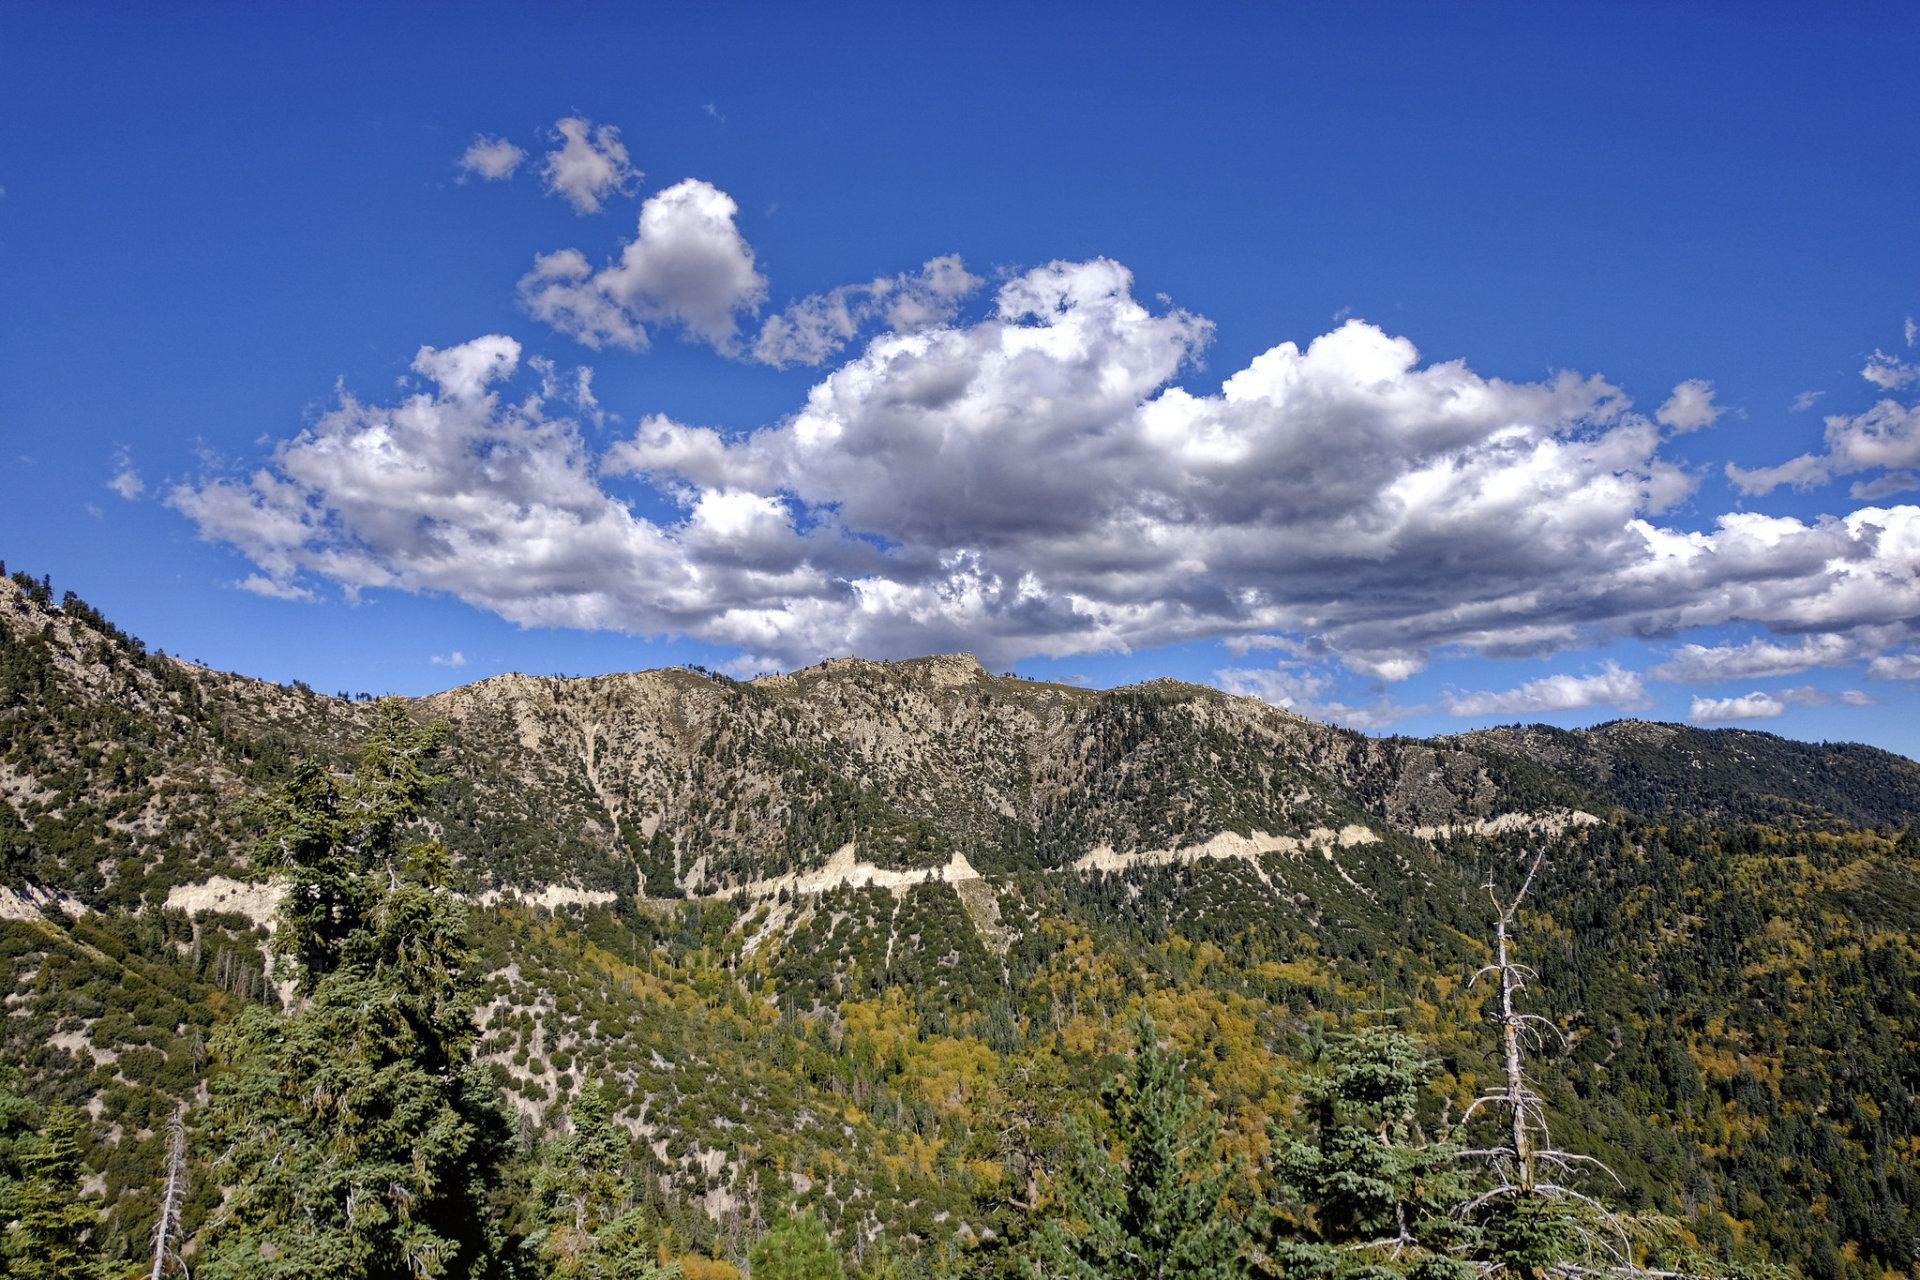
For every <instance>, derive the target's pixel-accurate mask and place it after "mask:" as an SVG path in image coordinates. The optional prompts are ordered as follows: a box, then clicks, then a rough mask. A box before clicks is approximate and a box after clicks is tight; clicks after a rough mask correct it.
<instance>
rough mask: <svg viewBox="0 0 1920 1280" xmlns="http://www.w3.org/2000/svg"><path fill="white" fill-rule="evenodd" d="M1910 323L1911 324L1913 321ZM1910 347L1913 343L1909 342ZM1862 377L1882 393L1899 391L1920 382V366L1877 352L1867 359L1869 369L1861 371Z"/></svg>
mask: <svg viewBox="0 0 1920 1280" xmlns="http://www.w3.org/2000/svg"><path fill="white" fill-rule="evenodd" d="M1908 323H1909V324H1911V323H1912V321H1908ZM1908 345H1909V346H1911V345H1912V343H1911V342H1909V343H1908ZM1860 376H1861V377H1863V378H1865V379H1866V380H1867V381H1868V382H1871V383H1872V384H1873V385H1874V386H1876V387H1879V388H1880V389H1881V390H1882V391H1897V390H1899V389H1900V388H1901V387H1909V386H1912V385H1913V384H1914V383H1916V382H1920V365H1911V364H1908V363H1907V362H1906V361H1904V360H1902V359H1900V357H1898V356H1890V355H1888V354H1887V353H1886V352H1884V351H1878V350H1876V351H1875V352H1874V353H1873V354H1872V355H1870V356H1868V357H1867V367H1866V368H1864V369H1862V370H1861V371H1860Z"/></svg>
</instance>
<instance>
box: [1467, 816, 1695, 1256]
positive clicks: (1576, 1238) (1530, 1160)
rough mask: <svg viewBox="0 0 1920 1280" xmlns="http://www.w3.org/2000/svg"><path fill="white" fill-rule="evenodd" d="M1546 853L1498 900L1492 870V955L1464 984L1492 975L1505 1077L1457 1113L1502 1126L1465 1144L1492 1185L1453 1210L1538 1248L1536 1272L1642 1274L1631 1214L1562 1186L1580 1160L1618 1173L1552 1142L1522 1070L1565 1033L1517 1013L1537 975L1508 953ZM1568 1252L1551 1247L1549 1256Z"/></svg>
mask: <svg viewBox="0 0 1920 1280" xmlns="http://www.w3.org/2000/svg"><path fill="white" fill-rule="evenodd" d="M1545 858H1546V850H1545V849H1542V850H1540V851H1539V852H1538V853H1536V854H1535V855H1534V859H1533V865H1532V866H1531V867H1529V868H1528V869H1527V875H1526V879H1525V880H1523V881H1522V882H1521V884H1520V889H1519V891H1518V892H1516V893H1515V894H1514V895H1513V897H1512V898H1511V899H1510V900H1509V901H1507V902H1504V903H1503V902H1502V901H1501V900H1500V895H1499V892H1498V890H1497V889H1496V888H1495V886H1494V882H1493V876H1492V874H1491V873H1489V874H1488V876H1487V883H1486V885H1485V888H1486V891H1487V896H1488V897H1489V898H1491V899H1492V900H1493V909H1494V912H1495V923H1494V946H1495V959H1494V962H1493V963H1492V964H1489V965H1485V966H1482V967H1481V968H1480V969H1479V970H1478V971H1476V972H1475V973H1474V975H1473V977H1472V979H1471V980H1470V981H1469V983H1468V985H1469V986H1473V985H1476V984H1478V983H1479V982H1480V980H1481V979H1482V978H1489V979H1497V980H1498V982H1499V984H1500V987H1499V1009H1498V1012H1497V1013H1495V1014H1493V1015H1492V1017H1493V1021H1494V1023H1495V1024H1496V1025H1497V1026H1499V1028H1500V1038H1501V1048H1502V1050H1503V1051H1504V1057H1505V1067H1506V1081H1505V1084H1504V1086H1503V1087H1501V1088H1497V1089H1492V1090H1489V1091H1488V1092H1486V1093H1483V1094H1481V1095H1480V1096H1479V1097H1478V1098H1476V1099H1474V1101H1473V1103H1472V1105H1471V1106H1469V1107H1468V1108H1467V1111H1466V1114H1465V1115H1463V1116H1462V1117H1461V1126H1462V1129H1463V1130H1464V1129H1465V1126H1466V1124H1467V1123H1468V1122H1469V1121H1471V1120H1472V1119H1473V1118H1474V1116H1475V1115H1476V1114H1478V1113H1480V1112H1481V1111H1489V1112H1494V1113H1501V1124H1500V1126H1499V1131H1500V1133H1501V1135H1502V1140H1501V1141H1499V1142H1496V1143H1494V1144H1492V1145H1490V1146H1486V1147H1480V1148H1468V1149H1465V1150H1463V1151H1462V1152H1461V1153H1460V1154H1461V1156H1462V1157H1463V1158H1466V1159H1477V1160H1479V1161H1481V1162H1483V1163H1484V1164H1485V1166H1486V1168H1487V1170H1488V1172H1489V1174H1490V1175H1491V1177H1492V1181H1493V1186H1492V1187H1490V1188H1489V1189H1487V1190H1486V1191H1485V1192H1483V1193H1481V1194H1480V1195H1478V1196H1475V1197H1474V1198H1473V1199H1471V1200H1469V1201H1467V1202H1466V1203H1465V1204H1463V1205H1462V1206H1461V1207H1460V1209H1459V1214H1460V1216H1461V1218H1463V1219H1465V1220H1466V1221H1468V1222H1471V1223H1474V1224H1476V1225H1480V1226H1482V1227H1484V1228H1487V1229H1490V1230H1492V1231H1493V1232H1494V1233H1495V1234H1496V1235H1504V1236H1505V1237H1508V1238H1509V1241H1508V1242H1509V1246H1510V1247H1509V1248H1507V1249H1506V1250H1505V1252H1507V1253H1509V1254H1517V1253H1532V1254H1535V1255H1536V1257H1535V1258H1533V1259H1532V1260H1531V1263H1530V1265H1529V1267H1528V1269H1529V1270H1532V1271H1533V1272H1534V1273H1535V1275H1536V1276H1539V1275H1541V1274H1545V1273H1557V1274H1560V1275H1566V1276H1592V1275H1595V1274H1598V1273H1602V1272H1606V1273H1613V1274H1617V1275H1625V1274H1631V1275H1635V1276H1648V1275H1657V1274H1664V1273H1654V1272H1647V1271H1643V1270H1641V1269H1640V1268H1638V1267H1636V1266H1635V1265H1634V1255H1633V1245H1632V1238H1631V1236H1630V1234H1629V1223H1628V1221H1627V1220H1625V1219H1622V1218H1621V1217H1620V1216H1619V1215H1617V1214H1615V1213H1613V1212H1612V1211H1611V1210H1609V1209H1608V1208H1607V1207H1606V1206H1605V1205H1603V1204H1601V1203H1600V1202H1599V1201H1598V1200H1596V1199H1594V1198H1593V1197H1591V1196H1588V1195H1585V1194H1582V1193H1581V1192H1579V1191H1576V1190H1574V1189H1573V1188H1572V1187H1570V1186H1568V1185H1567V1182H1568V1181H1571V1180H1572V1175H1573V1174H1574V1173H1575V1172H1576V1171H1577V1170H1580V1169H1583V1168H1584V1169H1590V1170H1594V1171H1597V1172H1599V1173H1603V1174H1605V1175H1606V1176H1607V1177H1609V1178H1611V1179H1613V1182H1614V1184H1615V1185H1616V1186H1617V1185H1620V1179H1619V1176H1618V1175H1616V1174H1615V1173H1614V1172H1613V1170H1612V1169H1609V1168H1608V1167H1607V1166H1606V1164H1605V1163H1604V1162H1602V1161H1600V1160H1596V1159H1594V1158H1593V1157H1592V1156H1584V1155H1579V1154H1577V1153H1575V1152H1571V1151H1567V1150H1564V1149H1562V1148H1560V1147H1557V1146H1555V1145H1554V1143H1553V1134H1552V1131H1551V1129H1550V1128H1549V1126H1548V1124H1547V1112H1546V1104H1545V1102H1544V1101H1543V1100H1542V1099H1541V1097H1540V1094H1539V1093H1538V1092H1537V1091H1536V1090H1535V1089H1534V1088H1533V1086H1532V1084H1531V1083H1529V1081H1528V1079H1527V1071H1526V1059H1525V1050H1526V1049H1528V1048H1532V1049H1534V1050H1536V1051H1537V1050H1539V1049H1540V1048H1542V1047H1544V1045H1545V1043H1546V1041H1547V1039H1548V1038H1549V1037H1551V1038H1555V1039H1557V1040H1558V1041H1559V1042H1560V1043H1561V1044H1562V1045H1563V1046H1564V1045H1565V1044H1566V1042H1567V1040H1566V1035H1565V1033H1563V1032H1562V1031H1561V1030H1560V1028H1559V1027H1558V1026H1556V1025H1555V1024H1554V1023H1553V1021H1552V1020H1551V1019H1549V1018H1544V1017H1542V1016H1541V1015H1539V1014H1537V1013H1526V1012H1523V1011H1522V1010H1521V1009H1520V1008H1519V1007H1518V1005H1517V1003H1516V997H1518V996H1519V995H1520V994H1521V993H1522V992H1524V991H1525V990H1526V989H1527V981H1528V979H1531V978H1538V976H1539V975H1538V974H1536V973H1535V972H1534V971H1533V970H1532V969H1530V968H1528V967H1527V966H1526V965H1524V964H1521V963H1520V962H1519V961H1518V960H1516V959H1515V958H1514V949H1513V930H1514V926H1515V924H1516V922H1517V921H1518V919H1519V915H1520V904H1521V903H1522V902H1524V901H1525V900H1526V896H1527V892H1528V891H1529V890H1530V889H1532V887H1533V881H1534V877H1535V875H1537V874H1538V873H1539V870H1540V864H1541V862H1542V861H1543V860H1544V859H1545ZM1516 1230H1518V1231H1521V1232H1527V1233H1531V1236H1530V1238H1531V1239H1532V1241H1533V1245H1532V1246H1531V1247H1529V1246H1527V1245H1526V1244H1525V1242H1523V1241H1521V1240H1519V1239H1515V1238H1512V1237H1514V1233H1515V1231H1516ZM1561 1254H1565V1255H1571V1256H1548V1255H1561ZM1501 1266H1502V1264H1500V1263H1498V1262H1496V1263H1493V1264H1490V1265H1488V1266H1486V1267H1485V1268H1484V1271H1485V1272H1486V1273H1488V1274H1491V1273H1492V1272H1494V1271H1498V1270H1500V1269H1501Z"/></svg>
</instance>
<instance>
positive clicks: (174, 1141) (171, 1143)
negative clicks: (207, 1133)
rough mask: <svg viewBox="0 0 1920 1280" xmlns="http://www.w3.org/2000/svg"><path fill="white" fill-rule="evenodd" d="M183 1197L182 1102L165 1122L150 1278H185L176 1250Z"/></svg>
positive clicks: (184, 1113) (184, 1266)
mask: <svg viewBox="0 0 1920 1280" xmlns="http://www.w3.org/2000/svg"><path fill="white" fill-rule="evenodd" d="M186 1198H187V1105H186V1103H184V1102H183V1103H181V1104H180V1105H179V1106H178V1107H176V1108H174V1112H173V1119H172V1120H170V1121H168V1122H167V1181H166V1186H165V1189H164V1190H162V1191H161V1193H160V1218H159V1221H157V1222H155V1223H154V1224H153V1272H152V1274H151V1276H150V1277H149V1280H165V1277H166V1275H167V1273H168V1272H170V1271H171V1272H175V1273H177V1274H179V1275H180V1276H181V1277H182V1280H187V1277H188V1274H189V1273H188V1271H187V1264H186V1261H185V1260H184V1259H183V1258H181V1256H180V1253H179V1249H178V1245H179V1241H180V1205H181V1202H182V1201H184V1200H185V1199H186Z"/></svg>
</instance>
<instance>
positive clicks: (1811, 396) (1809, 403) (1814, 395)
mask: <svg viewBox="0 0 1920 1280" xmlns="http://www.w3.org/2000/svg"><path fill="white" fill-rule="evenodd" d="M1826 394H1827V393H1826V392H1824V391H1802V392H1801V393H1800V394H1799V395H1797V396H1795V397H1794V398H1793V403H1792V404H1790V405H1788V406H1787V408H1788V409H1790V410H1792V411H1793V412H1794V413H1803V412H1805V411H1806V410H1808V409H1811V408H1813V406H1815V405H1816V404H1819V403H1820V397H1822V396H1824V395H1826Z"/></svg>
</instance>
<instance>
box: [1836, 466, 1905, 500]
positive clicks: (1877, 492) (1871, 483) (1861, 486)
mask: <svg viewBox="0 0 1920 1280" xmlns="http://www.w3.org/2000/svg"><path fill="white" fill-rule="evenodd" d="M1915 489H1920V476H1916V475H1914V474H1913V472H1911V471H1889V472H1887V473H1886V474H1885V475H1882V476H1878V477H1876V478H1874V479H1872V480H1856V481H1854V482H1853V483H1852V484H1850V485H1848V486H1847V492H1848V494H1850V495H1851V496H1852V497H1854V498H1855V499H1857V500H1859V501H1861V502H1878V501H1879V500H1880V499H1882V498H1890V497H1892V496H1893V495H1894V494H1896V493H1909V492H1911V491H1913V490H1915Z"/></svg>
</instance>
